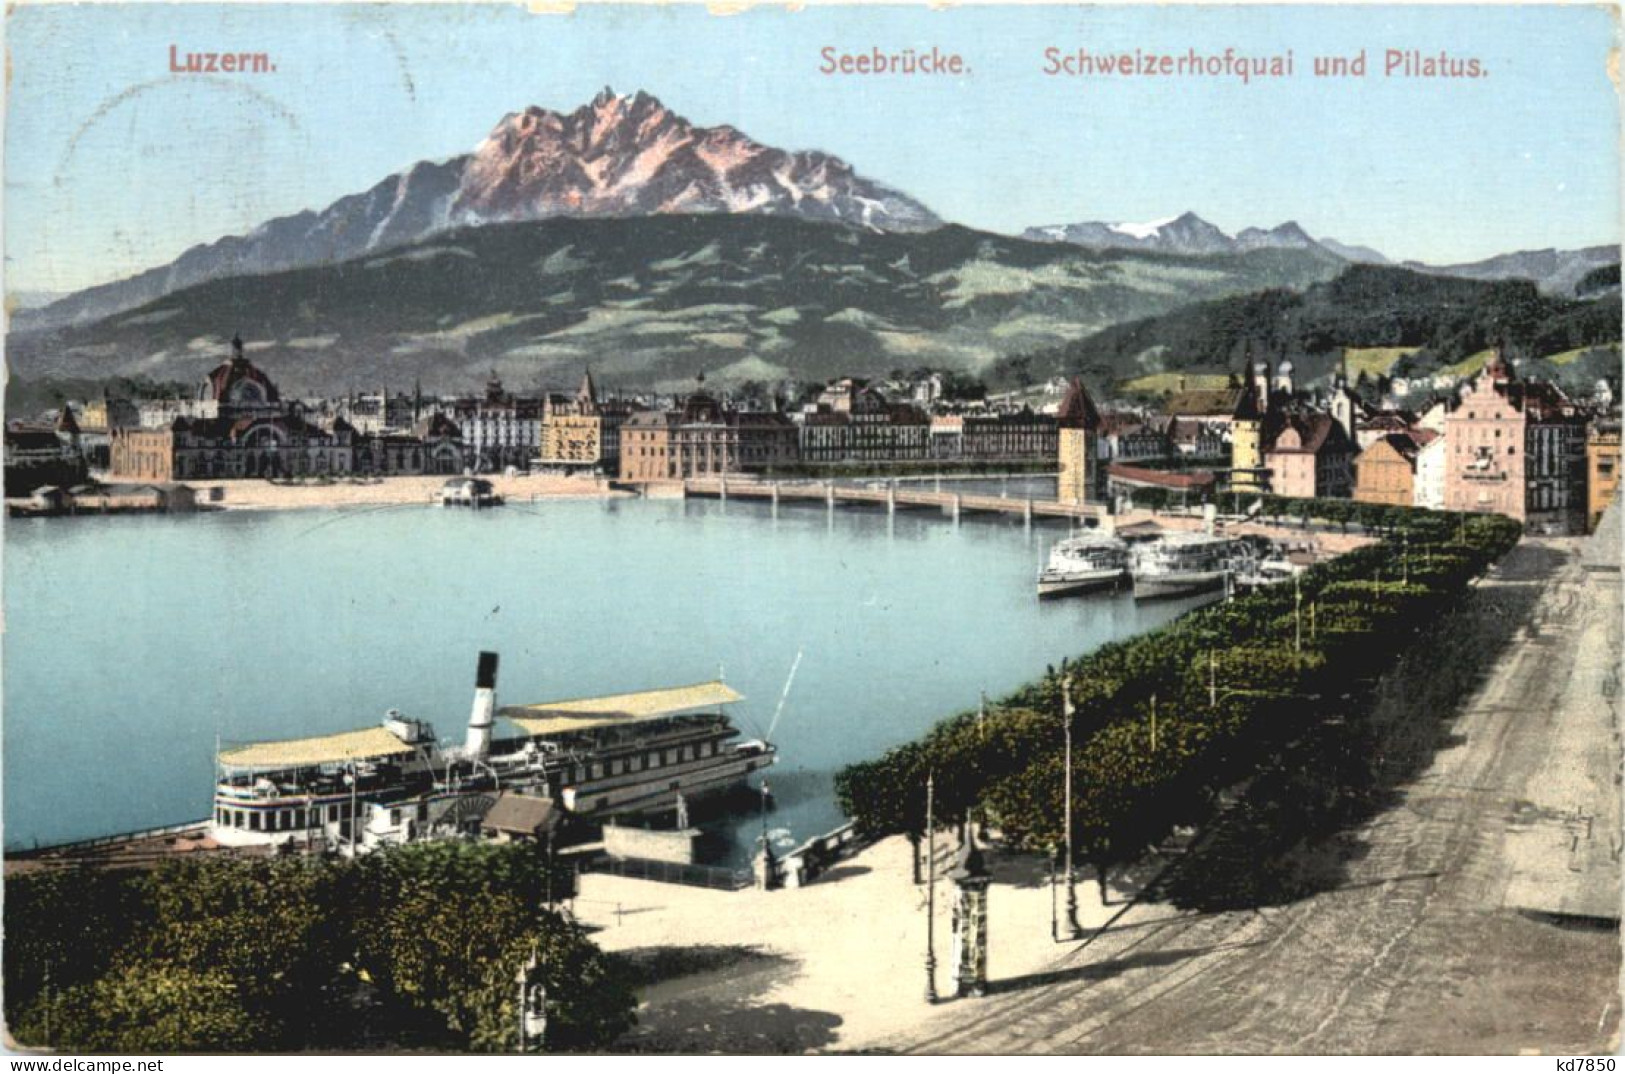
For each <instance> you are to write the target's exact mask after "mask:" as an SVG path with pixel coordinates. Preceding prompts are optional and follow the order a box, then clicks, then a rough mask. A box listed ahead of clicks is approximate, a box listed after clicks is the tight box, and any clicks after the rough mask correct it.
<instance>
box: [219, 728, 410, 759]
mask: <svg viewBox="0 0 1625 1074" xmlns="http://www.w3.org/2000/svg"><path fill="white" fill-rule="evenodd" d="M411 752H412V747H411V746H408V745H407V744H406V743H404V742H402V741H401V740H400V739H398V738H396V737H395V736H394V735H393V734H391V733H390V732H389V731H387V730H385V729H384V728H382V727H368V728H364V729H363V730H360V731H340V732H339V733H338V734H336V735H320V736H318V737H316V738H290V739H284V740H283V741H281V742H254V743H251V744H249V745H247V746H235V747H232V748H231V749H224V750H221V751H220V755H219V760H220V763H221V764H223V765H226V766H227V767H229V768H313V767H315V766H317V765H324V764H337V763H339V762H341V761H361V760H366V759H368V758H372V757H393V756H396V755H398V754H403V753H411Z"/></svg>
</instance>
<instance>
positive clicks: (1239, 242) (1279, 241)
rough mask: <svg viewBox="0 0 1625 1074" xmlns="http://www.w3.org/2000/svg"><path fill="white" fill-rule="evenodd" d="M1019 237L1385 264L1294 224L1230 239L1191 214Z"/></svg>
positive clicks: (1039, 230)
mask: <svg viewBox="0 0 1625 1074" xmlns="http://www.w3.org/2000/svg"><path fill="white" fill-rule="evenodd" d="M1022 238H1025V239H1031V240H1033V241H1034V242H1066V243H1071V244H1072V245H1074V246H1082V247H1085V248H1086V249H1091V250H1150V251H1155V252H1157V253H1164V254H1234V253H1242V252H1245V251H1247V250H1309V249H1318V250H1322V251H1324V252H1326V253H1329V254H1331V255H1332V256H1334V257H1337V258H1341V259H1342V260H1344V261H1351V262H1372V263H1376V264H1387V263H1388V259H1387V258H1386V257H1384V256H1383V255H1382V254H1380V253H1378V252H1377V251H1375V250H1371V249H1368V248H1366V247H1363V246H1349V245H1346V244H1344V243H1340V242H1338V241H1337V240H1336V239H1315V238H1313V237H1311V236H1310V235H1309V233H1308V232H1306V231H1304V229H1303V228H1302V227H1300V226H1299V225H1298V223H1297V221H1295V220H1288V221H1287V222H1286V223H1284V224H1278V225H1276V226H1275V227H1272V228H1260V227H1248V228H1243V229H1242V230H1241V231H1238V232H1237V233H1236V234H1235V235H1229V234H1226V233H1225V232H1224V231H1222V230H1221V229H1220V228H1219V227H1217V226H1216V225H1214V224H1211V223H1209V222H1208V221H1206V220H1203V219H1202V218H1201V217H1200V216H1197V215H1196V214H1195V213H1192V212H1186V213H1181V214H1180V215H1178V216H1170V217H1167V218H1166V219H1163V220H1152V221H1150V222H1148V223H1143V224H1130V223H1116V224H1112V223H1105V222H1102V221H1098V220H1091V221H1088V222H1086V223H1082V224H1051V225H1049V226H1046V227H1030V228H1028V229H1027V230H1026V231H1024V232H1022Z"/></svg>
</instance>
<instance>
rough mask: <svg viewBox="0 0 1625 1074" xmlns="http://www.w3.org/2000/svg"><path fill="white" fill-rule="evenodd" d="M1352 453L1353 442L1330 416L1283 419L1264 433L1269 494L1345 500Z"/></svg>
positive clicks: (1350, 478)
mask: <svg viewBox="0 0 1625 1074" xmlns="http://www.w3.org/2000/svg"><path fill="white" fill-rule="evenodd" d="M1355 451H1356V449H1355V446H1354V442H1353V441H1352V440H1350V439H1349V438H1348V437H1347V436H1345V435H1344V434H1343V427H1342V426H1341V425H1339V424H1338V423H1337V421H1336V419H1334V418H1333V417H1332V416H1331V415H1330V414H1322V413H1317V412H1314V411H1307V412H1305V411H1295V412H1292V413H1288V414H1285V415H1282V417H1281V418H1280V420H1279V421H1278V422H1272V423H1269V427H1268V428H1267V429H1266V432H1265V448H1264V466H1265V468H1266V469H1267V470H1268V471H1269V481H1270V491H1271V492H1273V493H1274V494H1275V495H1277V496H1294V497H1302V498H1316V497H1347V496H1348V495H1349V494H1350V493H1351V492H1352V491H1353V488H1354V455H1355Z"/></svg>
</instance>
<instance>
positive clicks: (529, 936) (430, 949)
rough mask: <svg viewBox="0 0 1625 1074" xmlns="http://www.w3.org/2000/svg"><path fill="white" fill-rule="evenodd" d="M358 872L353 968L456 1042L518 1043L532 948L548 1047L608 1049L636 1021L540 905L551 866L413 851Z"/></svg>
mask: <svg viewBox="0 0 1625 1074" xmlns="http://www.w3.org/2000/svg"><path fill="white" fill-rule="evenodd" d="M360 868H361V870H362V876H361V878H360V883H359V885H358V894H359V897H360V903H361V905H363V906H365V907H367V911H366V913H364V914H360V915H358V916H357V919H356V921H355V924H354V930H355V943H356V952H357V953H356V958H357V962H358V964H359V965H360V966H361V967H362V968H363V969H364V970H365V971H366V972H367V974H368V976H369V977H371V978H372V980H373V981H375V982H376V983H378V984H379V985H380V986H381V987H383V988H385V989H387V990H389V991H391V992H393V993H394V994H395V995H397V996H399V997H400V998H401V999H403V1000H404V1001H406V1002H407V1003H409V1004H410V1005H412V1006H414V1007H416V1008H418V1009H420V1010H424V1011H429V1012H433V1013H434V1014H435V1015H436V1016H437V1017H438V1018H439V1019H440V1023H441V1025H442V1026H443V1027H444V1031H445V1036H446V1040H447V1042H448V1043H449V1044H451V1045H452V1046H455V1047H458V1048H467V1049H471V1050H475V1051H506V1050H512V1049H513V1048H514V1047H515V1046H516V1044H517V1038H516V1034H517V1029H516V1028H515V1027H516V1025H517V1012H516V1006H515V1005H516V1004H517V1002H518V992H517V986H516V984H515V977H516V975H517V974H518V972H519V968H520V966H521V965H523V964H524V962H525V960H526V959H527V958H529V957H530V956H531V954H532V953H533V952H535V953H536V954H537V955H538V958H539V961H540V963H541V966H542V969H541V970H540V972H541V973H542V975H543V980H544V981H545V982H546V984H547V988H548V996H549V1017H550V1021H549V1026H548V1038H547V1043H548V1046H549V1047H550V1048H565V1049H568V1048H574V1049H591V1048H602V1047H604V1046H606V1045H608V1044H609V1043H610V1042H611V1041H613V1040H614V1039H615V1038H616V1037H617V1036H619V1035H620V1034H621V1033H623V1032H624V1031H625V1030H626V1029H628V1028H629V1027H630V1026H631V1025H632V1024H633V1021H634V1016H633V1010H634V1008H635V1007H636V1002H637V1001H636V998H635V996H634V995H633V993H632V991H631V988H630V985H629V984H628V983H627V981H626V980H625V978H624V977H623V976H621V975H620V974H619V973H618V972H617V971H616V970H615V969H614V968H613V966H612V965H611V964H610V962H609V961H608V960H607V959H605V958H604V956H603V954H602V953H601V952H599V951H598V949H597V948H596V947H595V946H594V945H593V944H592V943H591V942H590V941H588V939H587V938H586V935H585V933H584V932H582V930H581V929H580V928H579V927H578V926H575V925H573V924H571V923H570V922H568V921H566V920H565V919H564V918H563V917H562V916H560V915H559V914H557V913H554V912H551V911H548V910H546V909H544V899H545V887H546V874H545V863H544V862H543V861H542V860H541V859H540V858H539V856H538V855H537V854H536V853H535V852H534V851H533V850H532V849H531V848H529V847H526V846H523V845H516V844H508V845H495V844H478V843H476V844H469V843H449V842H447V843H427V844H418V845H414V846H408V847H402V848H398V849H391V850H388V851H384V852H380V853H378V854H374V855H371V856H369V857H368V858H365V859H363V860H362V862H361V863H360Z"/></svg>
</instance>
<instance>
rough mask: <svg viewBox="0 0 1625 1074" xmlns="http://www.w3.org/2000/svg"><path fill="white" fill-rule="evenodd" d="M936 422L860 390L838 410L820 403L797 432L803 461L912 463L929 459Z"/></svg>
mask: <svg viewBox="0 0 1625 1074" xmlns="http://www.w3.org/2000/svg"><path fill="white" fill-rule="evenodd" d="M930 433H931V423H930V419H928V418H927V417H926V416H925V414H924V412H922V411H921V410H919V409H918V408H917V407H913V406H910V405H908V404H896V403H892V402H890V401H889V400H887V398H886V397H885V396H884V395H883V394H882V393H881V392H880V391H879V390H878V389H875V388H862V389H859V390H858V391H857V392H856V393H855V394H854V395H853V397H852V398H851V399H850V400H849V401H848V403H847V409H845V410H837V409H834V408H833V407H832V406H830V405H829V404H827V403H822V402H821V403H819V404H818V406H817V408H816V409H815V410H813V411H812V412H811V413H808V414H806V415H804V416H803V417H802V419H801V423H800V425H799V427H798V434H797V443H798V449H799V451H800V453H801V461H802V462H804V463H810V464H815V465H816V464H833V463H850V462H877V463H885V462H913V461H919V460H923V459H925V458H927V457H929V454H930V450H931V439H930Z"/></svg>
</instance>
